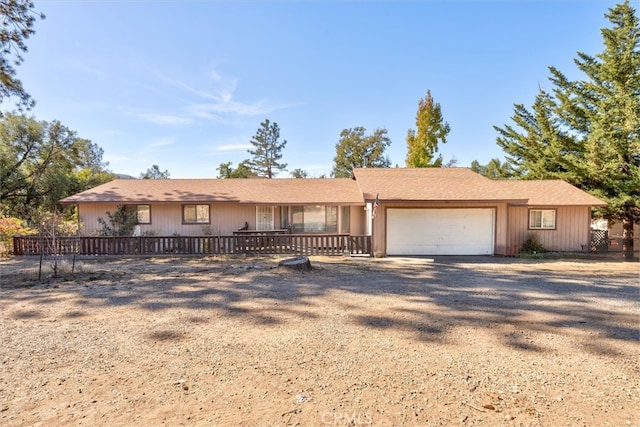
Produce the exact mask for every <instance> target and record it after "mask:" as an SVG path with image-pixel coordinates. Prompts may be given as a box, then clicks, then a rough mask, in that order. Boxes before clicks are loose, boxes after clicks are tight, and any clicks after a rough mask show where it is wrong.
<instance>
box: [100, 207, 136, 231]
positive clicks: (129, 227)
mask: <svg viewBox="0 0 640 427" xmlns="http://www.w3.org/2000/svg"><path fill="white" fill-rule="evenodd" d="M107 219H108V222H107V221H105V220H104V219H102V218H98V223H100V225H102V229H101V230H100V235H101V236H130V235H131V234H132V233H133V229H134V227H135V226H136V225H137V224H138V213H137V212H136V211H135V210H132V209H127V207H126V206H123V205H120V206H118V208H117V209H116V211H115V213H113V214H112V213H111V212H107Z"/></svg>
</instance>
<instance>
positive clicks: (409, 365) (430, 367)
mask: <svg viewBox="0 0 640 427" xmlns="http://www.w3.org/2000/svg"><path fill="white" fill-rule="evenodd" d="M279 260H280V259H278V258H245V259H242V258H204V259H203V258H155V259H133V260H132V259H128V260H123V259H117V260H114V259H111V260H97V259H93V260H91V259H85V260H82V261H79V262H77V263H76V265H75V273H74V275H70V274H69V272H68V267H69V266H66V267H65V268H63V269H62V272H61V276H62V277H60V278H47V279H46V280H44V282H36V281H34V280H33V277H32V276H33V271H34V269H35V264H36V263H37V260H32V259H19V258H12V259H5V260H2V261H0V269H1V270H0V271H1V272H2V276H1V277H0V284H1V285H2V286H1V289H0V303H1V306H2V316H1V324H0V340H1V347H0V363H1V368H2V369H1V371H0V424H2V425H6V426H18V425H20V426H23V425H43V426H58V425H60V426H61V425H65V426H66V425H89V426H95V425H105V426H106V425H108V426H114V425H123V426H128V425H172V426H175V425H198V426H199V425H206V426H216V425H220V426H226V425H247V426H253V425H264V426H279V425H282V426H284V425H300V426H318V425H320V426H322V425H380V426H390V425H395V426H411V425H420V426H440V425H446V426H449V425H454V426H455V425H458V426H472V425H486V426H494V425H499V426H565V425H566V426H583V425H586V426H607V425H610V426H625V425H631V426H640V411H639V409H638V408H640V359H639V357H640V284H639V281H640V270H639V266H640V265H639V264H638V263H637V262H627V263H625V262H618V261H606V260H604V261H603V260H597V259H556V260H522V259H505V258H490V257H486V258H485V257H479V258H478V257H442V258H436V259H427V258H382V259H369V258H342V257H335V258H330V257H312V258H311V263H312V265H313V269H312V270H311V271H304V272H303V271H291V270H287V269H284V268H282V267H278V261H279ZM27 272H29V273H28V274H27Z"/></svg>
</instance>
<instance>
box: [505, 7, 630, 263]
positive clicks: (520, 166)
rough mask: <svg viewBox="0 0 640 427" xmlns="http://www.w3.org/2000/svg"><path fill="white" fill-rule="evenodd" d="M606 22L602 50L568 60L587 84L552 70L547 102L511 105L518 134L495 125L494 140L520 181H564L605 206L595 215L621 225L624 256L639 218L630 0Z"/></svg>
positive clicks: (542, 95) (543, 99) (538, 100)
mask: <svg viewBox="0 0 640 427" xmlns="http://www.w3.org/2000/svg"><path fill="white" fill-rule="evenodd" d="M605 17H606V18H607V19H609V21H610V22H611V23H612V26H611V28H604V29H602V31H601V33H602V37H603V40H604V51H603V52H602V53H600V54H598V55H596V56H591V55H588V54H585V53H582V52H578V54H577V55H578V58H577V59H575V61H574V62H575V64H576V65H577V66H578V68H579V70H580V71H582V73H583V74H584V75H585V77H586V78H585V79H583V80H576V81H572V80H569V79H568V78H567V77H566V76H565V75H564V74H563V73H562V72H560V71H559V70H558V69H556V68H554V67H550V68H549V69H550V72H551V77H550V78H549V80H550V81H551V83H552V84H553V86H554V89H553V96H552V95H550V94H546V93H545V92H543V91H540V94H539V95H538V97H537V98H536V102H535V103H534V106H533V110H534V113H530V112H529V111H528V110H527V109H526V108H524V107H523V106H522V105H516V106H515V115H514V117H513V118H512V119H513V121H514V122H515V124H516V126H517V128H514V127H511V126H505V127H504V128H498V127H496V130H497V131H498V132H499V134H500V136H499V137H498V140H497V141H498V144H499V145H500V146H501V147H502V148H503V149H504V150H505V151H506V152H507V154H508V157H507V161H508V162H509V164H510V166H511V167H512V168H513V169H514V170H516V171H517V172H519V173H520V174H521V175H522V176H523V177H525V178H562V179H565V180H567V181H568V182H570V183H572V184H574V185H576V186H577V187H579V188H581V189H583V190H585V191H588V192H589V193H591V194H593V195H595V196H596V197H599V198H600V199H602V200H604V201H606V202H607V203H608V206H607V207H606V208H604V209H603V210H602V211H601V214H602V216H603V217H604V218H606V219H608V220H610V221H621V222H622V224H623V230H624V232H623V251H624V252H625V256H626V257H628V258H629V257H632V256H633V223H634V222H636V221H639V220H640V25H639V21H638V18H637V17H636V14H635V10H634V9H633V8H632V7H631V6H630V4H629V1H628V0H627V1H625V2H624V3H622V4H618V5H616V6H615V7H613V8H610V9H609V13H607V14H605Z"/></svg>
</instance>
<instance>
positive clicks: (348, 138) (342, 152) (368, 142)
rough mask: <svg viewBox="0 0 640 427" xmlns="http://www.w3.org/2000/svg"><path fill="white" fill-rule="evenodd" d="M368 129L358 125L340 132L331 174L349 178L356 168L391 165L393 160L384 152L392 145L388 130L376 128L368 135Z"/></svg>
mask: <svg viewBox="0 0 640 427" xmlns="http://www.w3.org/2000/svg"><path fill="white" fill-rule="evenodd" d="M366 131H367V130H366V129H365V128H364V127H362V126H358V127H355V128H350V129H344V130H343V131H342V132H340V141H338V143H337V144H336V156H335V157H334V158H333V162H334V164H333V170H332V171H331V176H333V177H335V178H348V177H350V176H351V172H352V171H353V169H354V168H388V167H389V166H391V161H390V160H389V158H388V157H387V156H385V154H384V150H385V149H386V148H387V147H388V146H389V145H391V140H390V139H389V137H388V136H387V130H386V129H375V130H374V131H373V134H371V135H366Z"/></svg>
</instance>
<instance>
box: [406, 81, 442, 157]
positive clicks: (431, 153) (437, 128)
mask: <svg viewBox="0 0 640 427" xmlns="http://www.w3.org/2000/svg"><path fill="white" fill-rule="evenodd" d="M416 128H417V130H416V129H409V130H408V131H407V159H406V164H407V167H410V168H426V167H437V168H439V167H442V156H441V155H438V156H437V157H436V154H437V153H438V144H439V143H442V144H445V143H446V142H447V135H448V134H449V131H450V130H451V128H450V127H449V123H447V122H445V121H444V119H443V117H442V109H441V108H440V104H438V103H437V102H434V101H433V97H432V96H431V91H430V90H427V95H426V96H425V97H424V98H423V99H421V100H420V102H419V103H418V112H417V113H416Z"/></svg>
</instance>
